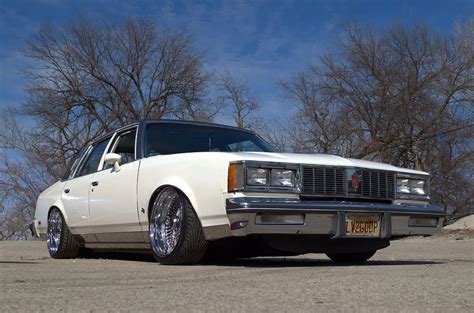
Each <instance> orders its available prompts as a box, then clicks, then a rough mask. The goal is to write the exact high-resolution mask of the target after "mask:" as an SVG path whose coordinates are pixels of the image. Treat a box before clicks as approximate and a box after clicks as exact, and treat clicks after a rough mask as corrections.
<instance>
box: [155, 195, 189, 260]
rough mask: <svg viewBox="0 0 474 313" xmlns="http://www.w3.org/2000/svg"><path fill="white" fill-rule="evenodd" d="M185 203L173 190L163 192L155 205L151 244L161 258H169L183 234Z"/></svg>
mask: <svg viewBox="0 0 474 313" xmlns="http://www.w3.org/2000/svg"><path fill="white" fill-rule="evenodd" d="M182 220H183V202H182V199H181V197H180V196H179V194H178V193H177V192H176V191H175V190H174V189H172V188H167V189H165V190H163V191H162V192H161V193H160V195H159V196H158V197H157V199H156V200H155V203H154V204H153V209H152V213H151V216H150V228H149V236H150V244H151V247H152V249H153V251H154V252H155V253H156V254H157V255H158V256H159V257H167V256H169V255H170V254H171V253H172V252H173V251H174V249H175V248H176V246H177V245H178V241H179V238H180V234H181V228H182Z"/></svg>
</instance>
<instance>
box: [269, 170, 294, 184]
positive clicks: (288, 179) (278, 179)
mask: <svg viewBox="0 0 474 313" xmlns="http://www.w3.org/2000/svg"><path fill="white" fill-rule="evenodd" d="M271 177H272V182H271V183H272V186H281V187H294V186H295V171H293V170H283V169H272V172H271Z"/></svg>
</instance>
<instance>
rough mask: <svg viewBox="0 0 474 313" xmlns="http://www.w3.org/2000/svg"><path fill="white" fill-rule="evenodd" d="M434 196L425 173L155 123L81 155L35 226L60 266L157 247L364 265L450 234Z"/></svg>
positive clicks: (185, 259)
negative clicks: (420, 238) (407, 241)
mask: <svg viewBox="0 0 474 313" xmlns="http://www.w3.org/2000/svg"><path fill="white" fill-rule="evenodd" d="M429 189H430V188H429V175H428V173H425V172H420V171H415V170H410V169H404V168H399V167H394V166H391V165H387V164H381V163H375V162H369V161H363V160H355V159H345V158H342V157H338V156H332V155H322V154H282V153H276V152H275V150H274V148H273V147H272V146H271V145H270V144H268V143H267V142H265V141H264V140H263V139H262V138H260V137H259V136H257V135H256V134H254V133H252V132H250V131H248V130H243V129H238V128H234V127H229V126H222V125H215V124H206V123H198V122H183V121H169V120H143V121H141V122H140V123H137V124H133V125H129V126H127V127H123V128H121V129H118V130H117V131H115V132H113V133H111V134H108V135H105V136H103V137H101V138H98V139H97V140H96V141H95V142H94V143H92V144H91V145H90V146H88V147H87V148H85V149H84V150H83V151H82V152H81V153H79V155H78V156H77V157H76V158H75V160H74V162H73V163H72V165H71V167H70V169H69V170H68V171H67V173H66V174H65V175H64V177H63V179H61V181H58V182H57V183H55V184H54V185H52V186H51V187H49V188H48V189H46V190H45V191H43V192H42V193H41V195H40V196H39V198H38V202H37V207H36V213H35V219H34V221H33V222H32V224H31V229H32V231H33V233H34V234H35V236H37V237H41V238H43V239H46V241H47V248H48V252H49V254H50V255H51V257H53V258H74V257H77V256H79V255H80V252H81V250H82V249H84V248H90V249H100V250H106V249H110V250H128V251H130V250H132V251H138V250H148V251H151V252H152V253H153V255H154V257H155V258H156V260H157V261H158V262H160V263H162V264H192V263H197V262H199V261H201V260H202V259H203V257H205V256H206V255H214V256H216V255H218V256H220V257H250V256H259V255H260V256H261V255H297V254H304V253H326V254H327V255H328V256H329V257H330V258H331V259H332V260H334V261H343V262H362V261H365V260H367V259H369V258H370V257H371V256H372V255H373V254H374V253H375V252H376V251H377V250H378V249H382V248H384V247H387V246H388V245H389V244H390V239H392V238H396V237H402V236H409V235H430V234H433V233H434V232H436V231H437V230H439V228H440V226H441V224H442V221H443V218H444V216H445V214H444V211H443V210H442V209H441V208H439V207H437V206H434V205H431V204H429V202H428V200H429ZM206 252H207V253H206Z"/></svg>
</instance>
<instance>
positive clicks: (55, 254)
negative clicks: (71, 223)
mask: <svg viewBox="0 0 474 313" xmlns="http://www.w3.org/2000/svg"><path fill="white" fill-rule="evenodd" d="M46 244H47V247H48V252H49V255H50V256H51V257H52V258H54V259H72V258H75V257H77V256H78V255H79V249H80V247H79V242H78V241H77V239H76V238H75V237H74V236H73V235H72V234H71V232H70V231H69V227H68V226H67V224H66V221H65V220H64V216H63V215H62V214H61V212H60V211H59V209H57V208H52V209H51V211H50V212H49V215H48V232H47V239H46Z"/></svg>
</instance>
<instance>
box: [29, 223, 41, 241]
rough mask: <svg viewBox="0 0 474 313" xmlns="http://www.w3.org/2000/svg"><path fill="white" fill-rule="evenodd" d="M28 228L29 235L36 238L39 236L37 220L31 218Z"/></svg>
mask: <svg viewBox="0 0 474 313" xmlns="http://www.w3.org/2000/svg"><path fill="white" fill-rule="evenodd" d="M28 228H29V229H30V231H31V235H32V236H33V237H36V238H40V235H39V233H38V230H37V229H38V221H37V220H33V221H32V222H31V223H30V224H29V225H28Z"/></svg>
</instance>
